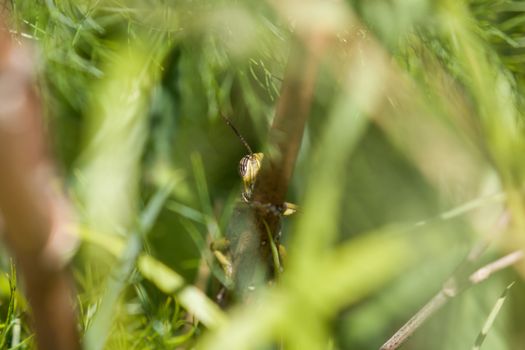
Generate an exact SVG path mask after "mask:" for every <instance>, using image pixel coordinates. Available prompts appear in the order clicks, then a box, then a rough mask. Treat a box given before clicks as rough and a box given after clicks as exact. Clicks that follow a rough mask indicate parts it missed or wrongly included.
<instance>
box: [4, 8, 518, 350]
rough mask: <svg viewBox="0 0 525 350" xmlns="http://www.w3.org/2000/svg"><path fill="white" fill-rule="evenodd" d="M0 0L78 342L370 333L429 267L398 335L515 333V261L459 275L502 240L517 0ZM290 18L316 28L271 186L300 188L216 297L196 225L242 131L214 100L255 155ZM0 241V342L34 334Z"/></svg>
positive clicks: (287, 45) (381, 337) (460, 337)
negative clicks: (63, 200) (61, 250)
mask: <svg viewBox="0 0 525 350" xmlns="http://www.w3.org/2000/svg"><path fill="white" fill-rule="evenodd" d="M9 8H10V27H11V28H12V31H13V35H14V36H15V37H17V38H19V39H20V40H24V41H27V42H28V43H30V44H31V45H33V46H34V47H35V48H36V52H37V54H38V56H39V58H40V61H39V67H38V81H37V83H38V86H39V89H40V90H39V91H40V94H41V96H42V100H43V104H44V109H45V120H46V125H47V126H48V129H49V132H50V135H51V143H52V149H53V151H54V156H55V159H56V163H57V166H58V168H59V169H60V171H61V175H62V177H63V178H64V183H65V187H66V188H67V192H68V195H69V197H70V199H71V201H72V202H73V204H74V207H75V209H76V215H77V221H78V230H77V231H78V235H79V237H80V240H81V245H80V248H79V249H78V251H77V252H76V255H75V256H74V257H73V258H72V270H73V274H74V279H75V281H76V286H77V302H78V313H79V328H80V330H81V337H82V340H83V344H84V347H85V349H86V350H98V349H103V348H104V349H111V350H120V349H175V348H197V349H280V348H284V349H378V348H380V347H381V345H382V344H383V343H385V342H386V341H387V340H388V339H389V338H390V337H391V336H392V335H393V334H394V333H395V331H396V330H398V329H399V328H400V327H401V326H402V325H403V324H404V323H405V322H406V321H407V320H408V319H409V318H410V317H411V316H413V315H414V314H415V313H416V312H417V310H418V309H419V308H420V307H421V306H422V305H424V304H425V303H426V302H427V301H428V300H430V299H431V298H432V297H433V296H434V295H435V294H436V293H438V292H439V291H440V289H441V288H442V285H443V283H444V282H445V281H446V280H447V279H448V278H449V277H450V276H451V275H452V276H453V277H454V278H456V282H458V284H459V285H460V287H458V288H459V289H458V290H461V291H462V293H460V294H459V295H457V296H454V297H452V298H450V300H449V301H448V302H446V303H445V305H444V306H443V307H442V308H441V309H440V310H438V311H437V312H435V313H433V314H432V315H431V317H430V318H429V319H428V320H426V321H425V322H424V323H423V324H422V326H421V327H420V328H419V329H417V330H416V331H415V332H414V334H413V336H412V337H411V338H410V339H409V340H408V341H407V343H406V344H405V345H404V348H405V349H447V350H454V349H468V348H473V347H474V346H475V344H476V346H480V347H481V349H502V350H504V349H521V348H522V346H523V345H522V344H523V343H524V340H525V339H524V336H523V334H525V332H523V325H524V324H525V319H524V316H523V315H524V312H523V310H525V297H524V295H525V294H524V290H525V285H524V284H523V278H524V277H525V265H524V264H523V262H521V263H520V262H518V264H516V265H515V266H514V267H508V268H506V269H503V270H502V271H501V272H498V273H494V274H491V275H490V276H489V278H487V279H486V280H484V281H483V282H480V283H478V282H472V281H471V282H472V284H473V285H470V284H469V285H468V287H470V288H467V286H466V284H468V283H471V282H468V278H469V275H470V274H471V273H472V272H474V271H475V270H477V269H478V268H480V267H482V266H484V265H486V264H488V263H490V262H492V261H495V260H497V259H498V258H500V257H502V256H505V255H507V254H509V253H511V252H514V251H517V250H521V249H523V248H524V247H525V239H524V238H525V236H524V235H525V193H524V190H525V188H524V185H525V160H524V159H523V155H524V154H525V137H524V136H525V133H524V131H525V130H524V129H523V128H524V125H525V124H524V122H523V121H524V117H525V115H524V113H523V110H524V107H525V2H522V1H510V0H439V1H430V0H419V1H416V0H395V1H387V0H374V1H371V0H347V1H345V2H343V1H340V2H338V1H333V2H326V1H325V2H323V1H320V2H317V1H306V2H300V1H288V2H282V4H281V2H265V1H251V0H246V1H226V0H222V1H179V2H172V1H162V0H150V1H145V0H142V1H141V0H132V1H119V0H83V1H72V0H40V1H31V2H30V1H23V0H11V4H10V5H9ZM305 28H306V29H305ZM307 29H308V30H311V31H312V32H315V30H319V31H320V32H322V33H324V34H326V37H325V39H326V38H328V39H326V40H327V41H328V42H329V43H328V44H327V46H328V48H327V49H324V50H323V49H319V55H320V64H319V65H320V66H319V75H318V78H317V82H316V86H315V91H314V96H313V99H312V106H311V113H310V116H309V119H308V122H307V126H306V131H305V134H304V137H303V141H302V144H301V148H300V152H299V157H298V160H297V163H296V165H295V170H294V174H293V178H292V179H291V185H290V189H289V193H288V197H287V200H289V201H290V202H293V203H297V204H298V205H299V208H300V209H299V212H298V213H297V214H295V215H293V216H291V217H289V218H288V217H287V218H285V219H284V222H283V228H282V239H281V242H282V243H283V244H284V246H286V250H287V258H286V262H285V266H284V272H283V273H282V275H281V276H280V278H279V280H278V281H275V282H272V283H270V284H268V286H266V287H264V288H259V289H258V290H257V291H256V292H255V294H254V295H255V296H254V298H253V300H251V301H250V302H246V303H242V302H237V303H235V304H234V305H232V306H231V307H230V308H228V309H227V310H222V309H221V308H220V307H219V306H218V305H217V304H216V303H215V300H216V296H217V294H218V293H219V290H220V282H219V281H223V282H224V281H225V275H224V272H223V271H222V270H221V268H220V265H219V264H218V263H217V262H216V260H215V257H214V256H213V253H212V252H211V251H210V250H209V245H210V242H211V240H212V239H218V238H221V237H222V236H223V235H224V232H225V230H226V227H227V225H228V222H229V221H230V219H231V218H232V212H233V211H234V206H235V203H236V202H237V201H239V200H240V195H241V191H242V190H243V186H242V181H241V179H240V177H239V175H238V173H237V167H238V162H239V160H240V159H241V158H242V157H243V156H244V155H246V149H245V148H244V146H243V145H242V143H241V142H240V141H239V140H238V138H237V137H236V136H235V134H234V133H232V131H231V130H230V129H229V127H228V126H227V125H226V123H225V122H224V120H223V119H222V118H221V117H220V113H221V112H222V113H224V114H226V115H228V116H229V118H231V119H232V121H233V123H234V124H235V125H236V127H237V129H239V131H240V132H241V134H242V135H243V136H244V138H246V140H247V141H248V143H249V144H250V145H251V147H252V148H253V150H254V152H265V153H267V152H271V151H272V149H271V147H269V146H268V143H267V142H268V139H267V134H268V130H269V128H270V125H271V122H272V118H273V116H274V115H275V111H276V106H277V104H278V102H279V100H280V98H282V97H281V96H280V91H281V90H280V89H281V85H282V84H283V80H284V77H285V73H286V71H287V66H289V65H294V64H296V62H294V61H293V59H290V51H291V50H293V49H292V48H293V47H294V45H295V44H296V43H297V42H298V43H299V45H305V46H307V44H308V43H305V41H307V40H309V39H308V38H307V37H306V36H304V35H302V34H303V33H304V32H303V31H307ZM305 74H307V73H306V72H305ZM269 148H270V149H269ZM0 171H1V170H0ZM502 218H508V220H507V221H506V220H502ZM483 242H488V246H487V247H486V248H484V250H483V252H482V253H481V254H480V255H479V256H478V257H477V258H476V259H475V260H473V261H469V260H468V259H467V256H468V255H469V252H472V250H473V249H474V248H475V247H479V246H480V244H482V243H483ZM273 248H274V250H276V247H275V246H273ZM1 258H2V259H1V260H0V268H1V270H2V271H3V273H2V276H0V348H1V349H4V348H6V349H33V348H34V343H33V335H32V333H31V330H30V320H29V311H28V306H27V304H26V301H25V299H24V297H23V293H22V291H21V288H22V290H23V287H22V285H21V283H19V284H18V286H17V283H16V282H17V281H16V277H15V273H14V267H12V265H11V262H10V259H9V257H8V254H7V253H5V252H4V251H2V254H1ZM274 258H275V257H274ZM465 260H467V261H468V263H465V262H464V261H465ZM462 262H463V263H462ZM458 266H459V268H458ZM207 269H208V270H209V271H208V274H206V273H203V271H204V272H205V271H206V270H207ZM458 271H459V272H458ZM203 276H204V278H203ZM514 281H515V284H514V285H513V287H512V288H510V287H508V286H509V285H511V283H513V282H514ZM463 287H465V288H463ZM507 287H508V288H507ZM502 292H503V293H504V294H503V295H502ZM500 297H501V302H498V298H500ZM503 301H505V303H504V304H502V305H501V303H503ZM497 302H498V303H499V304H497ZM491 310H492V311H491ZM489 315H490V317H489Z"/></svg>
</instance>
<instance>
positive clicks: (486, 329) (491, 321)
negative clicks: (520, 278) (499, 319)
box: [472, 282, 515, 350]
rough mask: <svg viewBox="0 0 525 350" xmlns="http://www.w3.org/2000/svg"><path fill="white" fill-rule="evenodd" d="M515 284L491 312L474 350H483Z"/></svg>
mask: <svg viewBox="0 0 525 350" xmlns="http://www.w3.org/2000/svg"><path fill="white" fill-rule="evenodd" d="M514 283H515V282H512V283H511V284H509V285H508V286H507V288H505V290H504V291H503V293H502V294H501V296H500V297H499V299H498V300H497V301H496V304H494V306H493V307H492V310H491V311H490V314H489V316H488V317H487V320H486V321H485V323H484V324H483V328H482V329H481V332H479V334H478V337H477V338H476V342H475V343H474V347H473V348H472V350H479V349H481V345H482V344H483V342H484V341H485V338H486V337H487V334H488V332H489V330H490V329H491V328H492V325H493V324H494V321H495V320H496V316H498V313H499V312H500V310H501V307H502V306H503V303H504V302H505V299H507V295H508V293H509V290H510V289H511V288H512V286H513V285H514Z"/></svg>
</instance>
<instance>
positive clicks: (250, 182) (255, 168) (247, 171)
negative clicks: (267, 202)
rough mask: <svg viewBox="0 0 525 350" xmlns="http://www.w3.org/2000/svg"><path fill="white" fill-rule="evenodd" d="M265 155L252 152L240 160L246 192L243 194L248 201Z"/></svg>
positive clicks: (240, 171)
mask: <svg viewBox="0 0 525 350" xmlns="http://www.w3.org/2000/svg"><path fill="white" fill-rule="evenodd" d="M263 157H264V155H263V154H262V153H251V154H248V155H246V156H244V157H243V158H242V159H241V161H240V162H239V175H241V178H242V182H243V184H244V192H243V194H242V198H243V200H245V201H246V202H248V201H250V200H251V197H252V194H253V188H254V186H255V180H256V178H257V174H258V173H259V169H260V168H261V162H262V159H263Z"/></svg>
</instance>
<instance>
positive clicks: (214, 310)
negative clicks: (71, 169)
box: [78, 228, 226, 328]
mask: <svg viewBox="0 0 525 350" xmlns="http://www.w3.org/2000/svg"><path fill="white" fill-rule="evenodd" d="M78 232H79V234H80V235H81V238H82V239H83V240H84V241H86V242H89V243H92V244H95V245H97V246H99V247H101V248H103V249H105V250H106V251H108V252H109V253H111V254H112V255H114V256H115V257H117V258H118V257H121V256H122V254H123V251H124V241H123V239H122V238H121V237H119V236H116V235H110V234H103V233H100V232H97V231H92V230H89V229H87V228H81V229H80V230H79V231H78ZM137 266H138V269H139V272H140V273H141V274H142V275H143V276H144V278H146V279H148V280H149V281H151V282H152V283H153V284H155V286H157V288H159V289H160V290H161V291H163V292H164V293H167V294H176V295H177V296H178V298H179V301H180V303H181V305H182V306H184V307H185V308H186V310H188V311H190V312H192V313H193V314H194V315H195V317H196V318H197V319H198V320H199V321H200V322H202V323H203V324H204V325H205V326H207V327H209V328H214V327H216V326H218V325H220V324H222V323H223V322H225V319H226V317H225V315H224V313H223V312H222V311H221V310H220V309H219V308H218V307H217V305H215V303H214V302H213V301H211V300H210V299H208V298H207V297H206V296H205V295H204V294H203V293H202V291H200V290H199V289H197V288H194V287H188V286H186V287H184V279H183V278H182V276H180V275H179V274H178V273H176V272H175V271H173V270H172V269H170V268H169V267H168V266H166V265H164V264H162V263H161V262H160V261H158V260H157V259H155V258H154V257H152V256H150V255H147V254H141V255H139V257H138V260H137Z"/></svg>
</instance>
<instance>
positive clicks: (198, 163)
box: [191, 153, 221, 239]
mask: <svg viewBox="0 0 525 350" xmlns="http://www.w3.org/2000/svg"><path fill="white" fill-rule="evenodd" d="M191 164H192V167H193V174H194V175H195V182H196V185H197V195H198V196H199V200H200V202H201V206H202V210H203V211H204V218H205V221H206V227H207V229H208V232H209V234H210V235H211V238H212V239H217V238H219V237H220V236H221V234H220V229H219V224H218V223H217V220H215V216H214V214H213V208H212V206H211V201H210V193H209V191H208V185H207V184H206V174H205V172H204V165H203V164H202V158H201V156H200V154H198V153H193V154H192V155H191Z"/></svg>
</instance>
